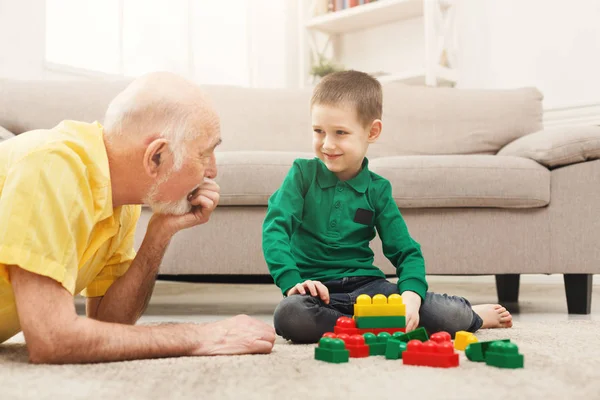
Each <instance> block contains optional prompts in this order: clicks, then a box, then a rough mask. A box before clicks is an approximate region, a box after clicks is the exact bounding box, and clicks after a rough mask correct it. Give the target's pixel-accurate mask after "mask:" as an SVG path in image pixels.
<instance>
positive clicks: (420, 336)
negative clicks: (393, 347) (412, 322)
mask: <svg viewBox="0 0 600 400" xmlns="http://www.w3.org/2000/svg"><path fill="white" fill-rule="evenodd" d="M392 336H393V338H394V339H395V340H399V341H401V342H406V343H408V341H409V340H413V339H416V340H420V341H421V342H426V341H428V340H429V336H427V331H426V330H425V328H423V327H421V328H417V329H415V330H414V331H410V332H407V333H402V332H395V333H394V334H393V335H392Z"/></svg>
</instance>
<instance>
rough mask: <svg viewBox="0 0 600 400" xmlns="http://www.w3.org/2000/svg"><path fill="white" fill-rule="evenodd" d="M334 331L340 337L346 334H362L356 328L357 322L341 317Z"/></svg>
mask: <svg viewBox="0 0 600 400" xmlns="http://www.w3.org/2000/svg"><path fill="white" fill-rule="evenodd" d="M333 331H334V332H335V333H336V334H338V335H339V334H341V333H345V334H347V335H358V334H360V332H359V330H358V328H356V321H354V320H353V319H352V318H349V317H339V318H338V319H337V321H336V323H335V327H334V328H333Z"/></svg>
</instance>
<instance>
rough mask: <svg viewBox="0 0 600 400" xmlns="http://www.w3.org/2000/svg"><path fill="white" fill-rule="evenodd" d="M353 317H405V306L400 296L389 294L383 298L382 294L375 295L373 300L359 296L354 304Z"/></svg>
mask: <svg viewBox="0 0 600 400" xmlns="http://www.w3.org/2000/svg"><path fill="white" fill-rule="evenodd" d="M354 316H355V317H384V316H385V317H391V316H405V306H404V303H403V302H402V296H400V295H399V294H391V295H390V297H387V298H386V297H385V295H383V294H376V295H375V296H373V299H371V297H370V296H369V295H366V294H361V295H360V296H358V298H357V299H356V304H354Z"/></svg>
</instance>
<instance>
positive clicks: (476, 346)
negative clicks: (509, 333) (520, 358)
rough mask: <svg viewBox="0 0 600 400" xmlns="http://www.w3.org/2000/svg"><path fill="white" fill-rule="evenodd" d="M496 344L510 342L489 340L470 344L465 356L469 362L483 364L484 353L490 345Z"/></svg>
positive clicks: (508, 340)
mask: <svg viewBox="0 0 600 400" xmlns="http://www.w3.org/2000/svg"><path fill="white" fill-rule="evenodd" d="M496 342H510V339H503V340H490V341H488V342H479V343H471V344H469V345H468V346H467V348H466V349H465V355H466V356H467V358H468V359H469V360H471V361H475V362H483V361H485V353H486V352H487V350H488V347H489V346H490V345H491V344H492V343H496Z"/></svg>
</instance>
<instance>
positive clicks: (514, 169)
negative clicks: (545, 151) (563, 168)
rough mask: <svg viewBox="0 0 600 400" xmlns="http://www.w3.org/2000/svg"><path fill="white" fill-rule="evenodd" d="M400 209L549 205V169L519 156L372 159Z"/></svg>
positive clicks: (371, 164)
mask: <svg viewBox="0 0 600 400" xmlns="http://www.w3.org/2000/svg"><path fill="white" fill-rule="evenodd" d="M370 168H371V170H372V171H373V172H375V173H377V174H379V175H381V176H383V177H385V178H387V179H388V180H389V181H390V182H391V184H392V188H393V190H392V192H393V196H394V199H395V200H396V203H397V204H398V206H399V207H400V208H435V207H499V208H534V207H543V206H545V205H547V204H548V203H549V202H550V171H549V170H548V169H547V168H545V167H543V166H541V165H540V164H538V163H536V162H535V161H532V160H529V159H525V158H520V157H500V156H487V155H472V156H399V157H383V158H378V159H373V160H371V162H370Z"/></svg>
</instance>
